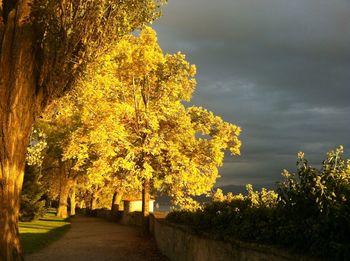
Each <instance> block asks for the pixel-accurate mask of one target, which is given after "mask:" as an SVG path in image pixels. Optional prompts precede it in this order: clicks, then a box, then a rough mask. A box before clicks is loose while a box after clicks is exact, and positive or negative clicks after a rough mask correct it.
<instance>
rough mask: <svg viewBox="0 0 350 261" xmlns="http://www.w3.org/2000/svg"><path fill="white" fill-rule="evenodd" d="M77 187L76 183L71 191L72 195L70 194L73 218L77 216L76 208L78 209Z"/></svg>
mask: <svg viewBox="0 0 350 261" xmlns="http://www.w3.org/2000/svg"><path fill="white" fill-rule="evenodd" d="M75 186H76V182H74V184H73V186H72V190H71V194H70V197H69V198H70V215H71V216H75V207H76V202H75Z"/></svg>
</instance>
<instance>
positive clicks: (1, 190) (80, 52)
mask: <svg viewBox="0 0 350 261" xmlns="http://www.w3.org/2000/svg"><path fill="white" fill-rule="evenodd" d="M161 3H162V0H125V1H117V0H112V1H110V0H99V1H97V0H87V1H75V0H61V1H56V0H23V1H17V0H14V1H10V0H1V1H0V46H1V47H0V122H1V127H0V133H1V143H0V165H1V168H0V182H1V183H0V184H1V185H0V205H1V208H2V209H1V212H0V259H2V260H20V259H22V256H21V247H20V241H19V236H18V224H17V223H18V216H19V198H20V191H21V187H22V182H23V170H24V164H25V153H26V148H27V145H28V142H29V135H30V130H31V126H32V123H33V120H34V119H35V117H36V116H37V115H38V114H39V113H40V112H41V111H42V110H43V109H44V108H45V107H46V106H47V105H48V103H49V102H50V101H51V100H53V99H55V98H56V97H59V96H61V95H63V94H64V93H65V92H66V91H67V90H69V89H71V88H72V86H73V85H74V83H75V81H76V79H77V78H79V76H80V75H81V74H82V73H83V72H84V69H85V67H86V65H87V64H89V62H91V61H92V60H94V59H95V58H96V56H99V55H100V54H101V53H104V52H105V51H106V50H107V49H108V47H109V44H110V43H112V42H114V41H116V40H118V39H120V37H121V36H123V35H125V34H126V33H129V32H132V31H133V30H134V29H135V28H137V27H140V26H142V25H143V24H145V23H148V22H150V21H152V20H154V19H155V18H156V17H158V16H159V6H160V4H161Z"/></svg>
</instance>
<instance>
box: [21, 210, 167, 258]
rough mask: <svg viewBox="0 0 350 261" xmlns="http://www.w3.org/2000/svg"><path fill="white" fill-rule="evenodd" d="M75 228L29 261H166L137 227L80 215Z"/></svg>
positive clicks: (29, 256) (75, 220)
mask: <svg viewBox="0 0 350 261" xmlns="http://www.w3.org/2000/svg"><path fill="white" fill-rule="evenodd" d="M71 222H72V225H71V229H70V230H69V231H68V232H67V233H66V234H65V235H64V236H62V237H61V238H60V239H59V240H57V241H55V242H53V243H52V244H50V245H49V246H48V247H46V248H44V249H42V250H40V251H39V252H37V253H34V254H31V255H28V256H26V259H25V260H26V261H93V260H94V261H95V260H96V261H107V260H108V261H112V260H118V261H124V260H125V261H126V260H127V261H144V260H146V261H166V260H167V259H166V258H165V257H162V256H161V254H160V253H159V252H158V250H157V249H156V246H155V243H154V241H153V240H152V239H150V238H145V237H143V236H142V235H141V233H140V230H139V229H137V228H135V227H129V226H123V225H120V224H116V223H113V222H108V221H105V220H103V219H99V218H92V217H85V216H79V215H78V216H76V217H74V218H72V219H71Z"/></svg>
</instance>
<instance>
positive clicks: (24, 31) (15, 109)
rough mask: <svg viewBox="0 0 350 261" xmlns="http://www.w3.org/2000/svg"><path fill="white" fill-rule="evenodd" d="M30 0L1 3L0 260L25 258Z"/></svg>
mask: <svg viewBox="0 0 350 261" xmlns="http://www.w3.org/2000/svg"><path fill="white" fill-rule="evenodd" d="M29 11H30V10H29V6H28V1H26V0H23V1H0V206H1V211H0V260H6V261H12V260H22V259H23V257H22V251H21V246H20V240H19V233H18V217H19V205H20V202H19V201H20V192H21V189H22V183H23V173H24V165H25V154H26V151H27V146H28V143H29V136H30V132H31V127H32V123H33V121H34V117H35V113H36V111H37V110H36V109H37V108H36V106H37V105H38V103H41V101H40V100H39V96H40V95H39V94H38V92H37V88H36V78H37V75H38V74H37V70H36V68H37V67H36V65H35V50H34V43H35V40H34V39H35V37H34V30H33V28H32V27H31V25H30V23H28V19H27V16H28V14H29Z"/></svg>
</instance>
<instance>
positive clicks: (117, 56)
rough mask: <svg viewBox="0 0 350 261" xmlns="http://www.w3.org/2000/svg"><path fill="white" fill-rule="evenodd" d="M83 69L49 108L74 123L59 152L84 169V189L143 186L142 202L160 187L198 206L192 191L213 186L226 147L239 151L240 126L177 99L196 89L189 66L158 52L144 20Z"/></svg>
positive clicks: (93, 191) (179, 56)
mask: <svg viewBox="0 0 350 261" xmlns="http://www.w3.org/2000/svg"><path fill="white" fill-rule="evenodd" d="M87 72H88V73H87V74H86V76H85V78H84V79H83V80H82V81H80V82H78V84H77V88H75V89H74V90H73V91H72V92H71V93H70V94H69V95H67V96H66V97H64V98H63V99H62V100H61V101H60V104H58V106H57V107H54V108H53V109H52V110H53V111H54V112H55V113H54V114H51V116H50V117H54V118H56V119H57V118H61V119H62V121H63V122H66V123H71V124H72V125H75V126H77V128H76V129H74V130H72V131H71V133H70V135H69V139H68V142H67V143H64V148H63V151H62V153H63V154H62V156H63V160H66V161H67V160H71V161H72V162H74V167H73V169H74V170H75V171H80V172H85V173H86V177H85V180H84V181H85V184H86V185H85V188H86V193H88V194H89V193H90V197H91V196H92V197H94V194H96V193H97V194H98V193H99V191H101V190H102V188H107V187H108V188H112V190H113V188H114V190H118V191H129V192H131V191H133V192H135V191H141V190H143V199H144V202H143V203H144V204H143V205H144V206H148V205H149V204H148V203H147V202H148V200H149V196H150V193H151V192H152V191H153V193H154V192H155V191H159V192H162V193H165V194H168V195H170V196H171V197H172V199H173V202H174V204H176V205H178V206H181V207H196V206H197V203H196V202H195V201H194V200H193V199H192V197H193V196H198V195H202V194H203V193H207V192H208V191H209V190H210V189H211V188H212V187H213V185H214V183H215V181H216V179H217V178H218V167H220V166H221V165H222V161H223V158H224V150H229V151H231V153H232V155H237V154H239V148H240V141H239V140H238V136H239V133H240V128H239V127H237V126H235V125H233V124H230V123H227V122H224V121H223V120H222V119H221V118H220V117H218V116H214V115H213V113H211V112H209V111H207V110H205V109H203V108H201V107H189V108H186V107H185V106H184V105H183V104H182V102H183V101H189V100H190V98H191V95H192V93H193V91H194V89H195V85H196V81H195V79H194V75H195V72H196V70H195V66H194V65H190V64H189V63H188V62H187V61H186V60H185V56H184V55H183V54H181V53H177V54H173V55H169V54H167V55H164V54H163V52H162V50H161V48H160V47H159V45H158V43H157V38H156V34H155V32H154V31H153V30H152V29H151V28H145V29H144V30H143V31H142V32H141V33H140V35H139V36H132V35H128V36H125V37H124V38H123V39H122V40H121V41H119V42H118V43H116V44H115V46H114V47H113V49H111V51H110V53H109V54H108V55H106V56H103V57H102V58H101V59H100V60H97V61H96V63H94V64H91V65H90V66H89V67H88V68H87ZM50 117H49V118H50ZM198 134H201V135H198ZM88 191H90V192H88ZM112 194H113V193H111V195H112ZM143 212H144V214H145V215H147V214H148V209H146V208H145V209H144V211H143Z"/></svg>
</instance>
